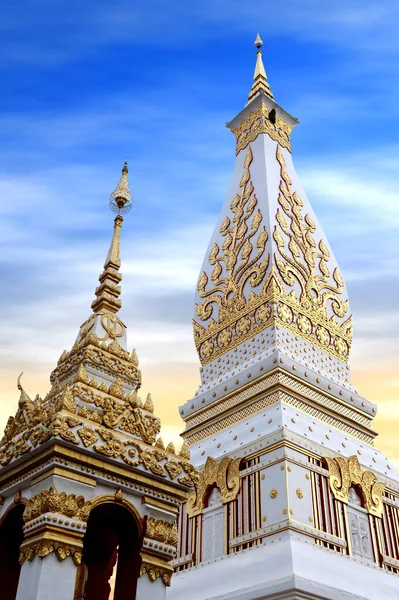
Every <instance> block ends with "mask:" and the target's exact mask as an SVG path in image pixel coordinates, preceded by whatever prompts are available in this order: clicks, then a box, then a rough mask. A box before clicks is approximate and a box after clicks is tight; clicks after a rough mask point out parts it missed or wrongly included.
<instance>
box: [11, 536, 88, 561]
mask: <svg viewBox="0 0 399 600" xmlns="http://www.w3.org/2000/svg"><path fill="white" fill-rule="evenodd" d="M52 552H55V555H56V557H57V558H58V560H60V561H62V560H65V559H66V558H68V556H70V557H71V558H72V560H73V562H74V563H75V565H76V566H78V565H80V563H81V561H82V548H81V547H80V546H75V545H73V544H69V543H67V542H61V541H55V540H47V539H43V540H39V541H36V542H28V543H26V544H24V545H23V546H21V550H20V554H19V562H20V564H21V565H22V564H23V563H24V562H25V561H26V560H27V561H32V560H33V559H34V558H35V556H38V557H39V558H45V557H46V556H48V555H49V554H51V553H52Z"/></svg>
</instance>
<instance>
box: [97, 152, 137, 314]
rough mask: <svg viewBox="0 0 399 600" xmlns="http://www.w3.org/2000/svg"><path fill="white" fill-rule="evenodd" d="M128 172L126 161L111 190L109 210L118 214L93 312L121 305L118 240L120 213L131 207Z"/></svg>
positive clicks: (120, 225) (109, 310)
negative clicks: (115, 184) (113, 188)
mask: <svg viewBox="0 0 399 600" xmlns="http://www.w3.org/2000/svg"><path fill="white" fill-rule="evenodd" d="M128 172H129V171H128V168H127V162H125V164H124V165H123V169H122V175H121V178H120V179H119V182H118V185H117V186H116V188H115V190H114V191H113V192H112V194H111V198H110V202H109V204H110V207H111V210H112V211H113V212H117V213H118V214H117V216H116V217H115V220H114V234H113V236H112V240H111V245H110V247H109V250H108V254H107V258H106V259H105V263H104V271H103V272H102V273H101V275H100V277H99V281H100V285H99V286H98V287H97V289H96V296H97V298H96V299H95V300H94V302H93V303H92V305H91V307H92V309H93V311H94V312H95V313H99V312H104V311H108V312H111V313H114V314H115V313H117V312H118V310H119V309H120V307H121V306H122V302H121V301H120V300H119V296H120V293H121V288H120V286H119V283H120V282H121V280H122V275H121V274H120V273H119V272H118V271H119V268H120V266H121V257H120V242H121V227H122V223H123V217H122V214H125V213H127V212H129V210H130V209H131V208H132V195H131V193H130V190H129V183H128V180H127V174H128Z"/></svg>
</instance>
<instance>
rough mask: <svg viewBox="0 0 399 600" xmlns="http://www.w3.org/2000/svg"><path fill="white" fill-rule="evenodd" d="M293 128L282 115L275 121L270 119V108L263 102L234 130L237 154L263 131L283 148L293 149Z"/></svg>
mask: <svg viewBox="0 0 399 600" xmlns="http://www.w3.org/2000/svg"><path fill="white" fill-rule="evenodd" d="M292 128H293V126H292V125H288V124H287V123H286V122H285V120H284V119H283V118H282V117H277V119H275V122H273V119H270V111H269V109H268V108H267V106H266V104H264V103H263V102H261V103H260V104H259V106H258V108H257V109H256V110H255V111H253V112H250V113H249V116H248V118H247V119H244V120H243V121H241V123H240V125H239V126H238V127H236V128H235V129H233V130H232V131H233V133H234V135H235V138H236V154H238V153H239V152H241V150H243V149H244V148H246V147H247V146H248V144H249V143H250V142H253V141H254V140H256V138H257V137H258V135H259V134H261V133H266V134H267V135H269V136H270V137H271V138H272V140H276V141H277V142H278V143H279V144H280V145H281V146H283V148H287V150H289V151H291V142H290V135H291V131H292Z"/></svg>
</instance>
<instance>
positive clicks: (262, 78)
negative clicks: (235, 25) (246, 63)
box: [248, 33, 274, 103]
mask: <svg viewBox="0 0 399 600" xmlns="http://www.w3.org/2000/svg"><path fill="white" fill-rule="evenodd" d="M254 46H255V47H256V65H255V72H254V82H253V84H252V88H251V91H250V92H249V96H248V103H249V102H251V100H252V99H253V98H255V96H257V95H258V94H259V93H260V92H264V93H265V94H266V95H267V96H269V98H271V99H272V100H273V99H274V96H273V93H272V91H271V89H270V86H269V83H268V81H267V76H266V71H265V67H264V66H263V60H262V46H263V41H262V39H261V37H260V35H259V33H258V34H257V35H256V40H255V42H254Z"/></svg>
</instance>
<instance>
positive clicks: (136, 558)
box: [82, 502, 142, 600]
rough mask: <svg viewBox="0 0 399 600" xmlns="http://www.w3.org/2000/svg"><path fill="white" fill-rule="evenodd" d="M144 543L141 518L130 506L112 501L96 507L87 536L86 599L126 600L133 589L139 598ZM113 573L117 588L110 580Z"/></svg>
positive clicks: (84, 564)
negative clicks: (134, 513) (139, 523)
mask: <svg viewBox="0 0 399 600" xmlns="http://www.w3.org/2000/svg"><path fill="white" fill-rule="evenodd" d="M141 543H142V541H141V537H140V532H139V530H138V526H137V521H136V519H135V518H134V516H133V514H132V513H131V512H130V511H129V510H128V509H127V508H126V507H124V506H122V505H120V504H114V503H112V502H106V503H104V504H100V505H99V506H97V507H95V508H94V509H93V510H92V511H91V513H90V516H89V520H88V523H87V531H86V534H85V537H84V539H83V557H82V561H83V567H82V568H83V569H84V570H85V574H84V582H83V586H82V587H83V590H82V591H83V594H82V597H83V598H84V599H85V600H111V598H112V599H113V600H125V599H126V591H127V590H129V597H131V598H135V596H136V586H137V579H138V577H139V575H140V550H141ZM115 570H116V573H115ZM113 573H114V575H115V579H114V578H112V579H114V585H115V587H114V589H112V587H111V583H110V579H111V576H112V575H113Z"/></svg>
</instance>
